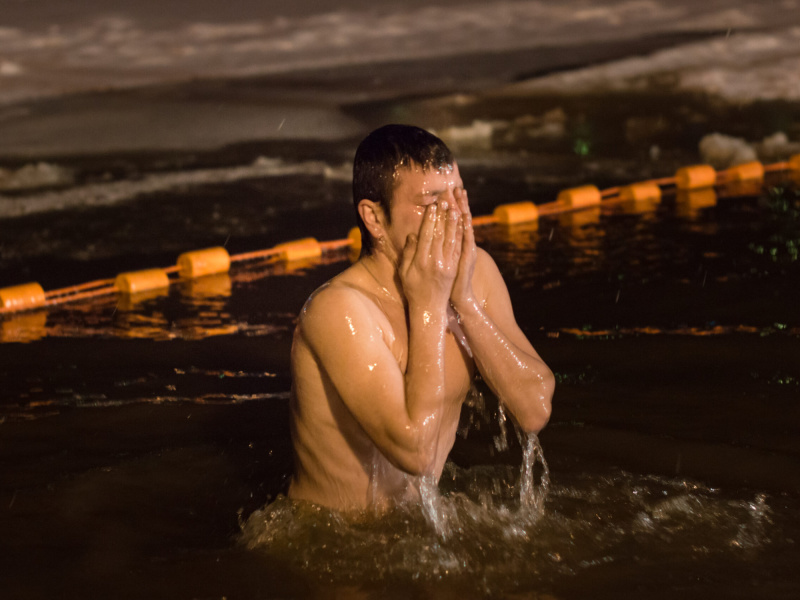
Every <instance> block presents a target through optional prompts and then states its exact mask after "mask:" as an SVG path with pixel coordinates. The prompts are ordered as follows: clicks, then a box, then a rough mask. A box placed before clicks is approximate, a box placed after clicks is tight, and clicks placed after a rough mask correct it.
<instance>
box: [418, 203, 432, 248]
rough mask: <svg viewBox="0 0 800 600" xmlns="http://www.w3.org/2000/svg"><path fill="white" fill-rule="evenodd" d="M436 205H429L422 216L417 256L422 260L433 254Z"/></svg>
mask: <svg viewBox="0 0 800 600" xmlns="http://www.w3.org/2000/svg"><path fill="white" fill-rule="evenodd" d="M436 208H437V207H436V204H435V203H434V204H429V205H428V208H426V209H425V214H424V215H423V216H422V225H420V228H419V239H418V240H417V252H416V254H417V255H418V256H420V257H422V258H425V257H427V256H428V255H429V254H430V252H431V243H432V241H433V230H434V227H435V226H436V212H437V210H436Z"/></svg>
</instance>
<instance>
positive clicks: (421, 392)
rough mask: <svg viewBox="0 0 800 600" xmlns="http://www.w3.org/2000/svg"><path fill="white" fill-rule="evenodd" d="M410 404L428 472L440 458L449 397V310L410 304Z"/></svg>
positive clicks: (421, 457) (422, 466) (423, 466)
mask: <svg viewBox="0 0 800 600" xmlns="http://www.w3.org/2000/svg"><path fill="white" fill-rule="evenodd" d="M408 317H409V332H408V337H409V339H408V363H407V366H406V377H405V381H406V406H407V409H408V416H409V419H410V421H411V423H412V427H414V428H416V431H414V432H412V434H413V435H414V437H416V438H417V445H418V451H419V461H420V465H419V466H420V469H419V472H421V473H425V472H427V471H429V470H430V469H431V468H432V465H433V464H434V462H435V459H436V447H437V444H438V438H439V429H440V426H441V420H442V413H443V408H444V400H445V371H444V369H445V365H444V358H445V355H444V342H445V333H446V331H447V309H446V307H445V306H442V307H440V308H437V309H431V308H427V307H422V306H415V305H409V311H408Z"/></svg>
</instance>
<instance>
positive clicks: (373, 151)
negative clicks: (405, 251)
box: [353, 125, 454, 256]
mask: <svg viewBox="0 0 800 600" xmlns="http://www.w3.org/2000/svg"><path fill="white" fill-rule="evenodd" d="M453 162H454V159H453V153H452V152H451V151H450V149H449V148H448V147H447V145H446V144H445V143H444V142H443V141H442V140H440V139H439V138H438V137H436V136H435V135H433V134H432V133H429V132H427V131H425V130H424V129H420V128H419V127H414V126H413V125H384V126H383V127H381V128H379V129H376V130H375V131H373V132H372V133H370V134H369V135H368V136H367V137H365V138H364V139H363V140H362V142H361V143H360V144H359V145H358V150H356V157H355V159H354V160H353V207H354V208H355V210H356V221H357V222H358V228H359V229H360V230H361V255H362V256H364V255H366V254H370V253H371V252H372V240H371V238H370V237H369V231H367V227H366V225H365V224H364V221H363V219H362V218H361V215H360V214H359V213H358V203H359V202H361V200H363V199H365V198H366V199H367V200H372V201H373V202H376V203H378V204H380V205H381V206H382V207H383V208H384V210H385V211H386V217H387V219H388V218H389V210H390V202H391V199H392V193H393V191H394V186H395V180H396V177H395V173H396V171H397V169H398V168H402V167H411V166H412V164H417V165H420V166H421V167H422V168H423V169H429V168H434V169H436V168H439V167H442V166H445V165H452V164H453Z"/></svg>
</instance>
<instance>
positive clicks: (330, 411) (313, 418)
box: [289, 263, 474, 508]
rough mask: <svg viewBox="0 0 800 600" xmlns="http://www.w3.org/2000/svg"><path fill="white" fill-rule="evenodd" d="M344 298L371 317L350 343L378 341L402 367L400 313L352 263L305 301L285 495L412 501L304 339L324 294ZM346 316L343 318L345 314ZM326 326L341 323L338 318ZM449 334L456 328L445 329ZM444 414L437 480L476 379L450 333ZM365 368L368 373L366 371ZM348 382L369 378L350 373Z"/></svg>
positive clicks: (346, 504) (406, 479)
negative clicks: (290, 465) (334, 293)
mask: <svg viewBox="0 0 800 600" xmlns="http://www.w3.org/2000/svg"><path fill="white" fill-rule="evenodd" d="M332 289H333V290H337V289H338V291H339V292H343V293H345V294H346V295H349V296H350V297H349V298H348V306H350V309H351V310H354V311H362V315H363V314H364V313H366V314H368V315H369V318H368V320H367V322H368V323H370V325H371V326H370V327H368V328H367V330H363V329H364V328H362V330H355V331H353V335H355V336H368V335H380V336H381V337H382V338H383V341H384V343H385V344H386V346H387V347H388V348H389V349H390V350H391V355H392V356H393V357H394V359H395V360H396V362H397V365H398V366H399V368H400V371H401V372H402V373H405V371H406V366H407V360H408V325H407V316H406V310H405V308H404V306H403V305H402V303H401V302H400V300H398V299H396V298H393V297H391V295H390V294H389V293H388V291H387V290H385V289H384V288H382V287H381V286H379V285H378V284H377V283H376V282H375V281H374V280H373V279H372V278H371V277H370V275H369V273H368V272H367V271H366V270H365V268H364V267H363V266H361V265H360V264H359V263H356V264H355V265H353V266H352V267H350V268H349V269H347V270H346V271H345V272H343V273H342V274H341V275H339V276H338V277H336V278H334V279H333V280H332V281H330V282H329V283H328V284H326V285H325V286H323V287H322V288H320V289H319V290H317V292H315V293H314V294H313V295H312V296H311V298H309V300H308V302H307V303H306V306H305V307H304V309H303V312H302V313H301V316H300V321H299V323H298V326H297V329H296V331H295V337H294V344H293V347H292V366H293V372H292V377H293V382H294V383H293V389H292V400H291V409H292V437H293V443H294V452H295V471H294V476H293V478H292V481H291V484H290V488H289V495H290V496H291V497H292V498H296V499H304V500H310V501H312V502H316V503H319V504H324V505H327V506H337V507H339V508H363V507H366V506H369V505H378V506H381V505H384V504H387V503H397V502H402V501H403V500H405V499H411V498H415V497H416V495H417V492H416V489H415V488H414V486H413V482H412V478H411V476H409V475H407V474H406V473H405V472H403V471H402V470H400V469H399V468H397V467H396V466H395V465H393V464H392V463H391V462H390V461H389V460H388V459H387V458H386V457H384V456H383V455H382V454H381V452H380V451H379V450H378V448H377V447H376V446H375V444H374V442H373V441H372V440H371V439H370V438H369V436H367V434H366V433H365V432H364V430H363V428H362V427H361V426H360V425H359V424H358V423H357V422H356V420H355V419H354V418H353V416H352V415H351V413H350V412H349V410H348V408H347V406H346V405H345V404H344V402H343V401H342V399H341V397H340V395H339V394H338V392H337V390H336V389H335V387H334V386H333V384H332V381H331V379H330V377H329V376H328V374H327V373H326V372H325V370H324V367H323V366H322V365H321V364H320V361H319V360H318V359H317V358H316V357H315V355H314V353H313V351H312V349H311V347H310V345H309V344H308V343H307V341H306V340H305V339H304V331H303V320H304V318H305V316H306V313H307V311H328V309H329V306H328V304H329V302H328V299H327V298H326V296H328V295H330V294H329V292H330V290H332ZM345 312H346V311H345ZM330 318H331V319H347V318H348V315H347V314H343V313H342V312H341V311H338V312H331V314H330ZM451 328H452V329H454V330H456V331H457V330H458V326H457V325H456V324H455V323H452V322H451ZM444 361H445V365H444V366H445V369H444V371H445V397H446V403H445V411H444V413H443V417H442V424H441V429H440V434H439V440H438V444H437V451H436V459H435V460H436V462H435V475H436V477H437V478H438V476H439V475H440V474H441V471H442V469H443V467H444V463H445V460H446V458H447V455H448V453H449V451H450V449H451V448H452V446H453V442H454V439H455V433H456V429H457V426H458V419H459V415H460V410H461V405H462V403H463V401H464V398H465V397H466V394H467V391H468V390H469V386H470V382H471V381H472V376H473V372H474V366H473V362H472V359H471V358H470V357H469V355H468V353H467V351H466V350H465V349H464V347H463V346H462V345H461V344H460V343H459V341H458V339H457V337H456V335H455V334H454V333H453V331H452V330H448V332H447V335H446V338H445V351H444ZM366 368H367V369H369V366H367V367H366ZM350 376H351V377H365V376H368V374H367V373H366V372H364V373H359V372H353V373H352V374H350Z"/></svg>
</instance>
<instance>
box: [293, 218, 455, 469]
mask: <svg viewBox="0 0 800 600" xmlns="http://www.w3.org/2000/svg"><path fill="white" fill-rule="evenodd" d="M442 212H445V211H442ZM445 216H446V215H444V214H443V215H441V216H439V218H437V215H436V209H435V208H434V209H432V210H431V209H428V211H427V213H426V216H425V218H424V220H423V225H422V228H421V229H420V233H419V236H418V237H412V236H409V240H408V242H407V244H406V247H405V249H404V251H403V258H402V263H401V266H400V276H401V279H402V280H403V284H404V290H405V291H406V296H407V299H408V303H409V307H408V311H409V340H408V342H409V347H408V362H407V367H406V373H405V374H403V373H402V372H401V371H400V368H399V366H398V364H397V361H396V359H395V357H394V355H393V354H392V352H391V350H390V348H389V347H388V346H387V345H386V343H385V341H384V338H383V333H382V331H381V330H380V327H379V325H378V323H377V322H376V321H375V319H374V317H372V316H371V312H370V310H368V307H367V305H366V304H365V303H366V302H368V300H367V299H366V298H365V297H364V296H363V295H362V294H361V293H360V292H358V291H356V290H354V289H350V288H346V287H344V286H330V287H328V288H326V289H324V290H322V291H320V292H319V293H318V294H317V296H316V297H314V298H313V299H312V300H310V301H309V303H308V305H307V307H306V308H305V309H304V314H303V315H302V317H301V322H300V324H299V325H298V327H300V328H301V331H300V333H301V335H303V336H304V339H305V340H306V341H307V343H308V345H309V347H310V348H311V350H312V351H313V352H314V354H315V356H316V358H317V359H318V360H319V362H320V364H321V366H322V368H323V369H324V370H325V373H326V374H327V375H328V376H329V377H330V379H331V381H332V383H333V385H334V387H335V388H336V391H337V393H338V394H339V396H340V397H341V399H342V401H343V402H344V404H345V405H346V406H347V408H348V410H349V411H350V412H351V414H352V415H353V417H354V418H355V419H356V421H357V422H358V423H359V425H361V427H362V428H363V429H364V431H365V432H366V434H367V435H368V436H369V437H370V439H371V440H372V441H373V442H374V443H375V445H376V446H377V447H378V449H379V450H380V451H381V452H382V453H383V455H384V456H386V458H387V459H388V460H389V461H391V462H392V463H393V464H394V465H395V466H397V467H398V468H400V469H402V470H404V471H406V472H408V473H412V474H424V473H427V472H428V471H429V470H430V469H431V468H432V466H433V464H434V462H435V459H436V456H435V452H436V448H437V445H438V444H437V442H438V436H439V429H440V424H441V418H442V411H443V405H444V400H445V377H444V341H445V333H446V328H447V304H448V297H449V294H450V289H451V288H452V281H453V278H454V277H455V272H456V270H457V265H458V256H459V255H460V248H461V236H460V235H459V234H458V229H459V228H458V221H457V220H455V219H450V220H448V221H447V222H446V223H445Z"/></svg>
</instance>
